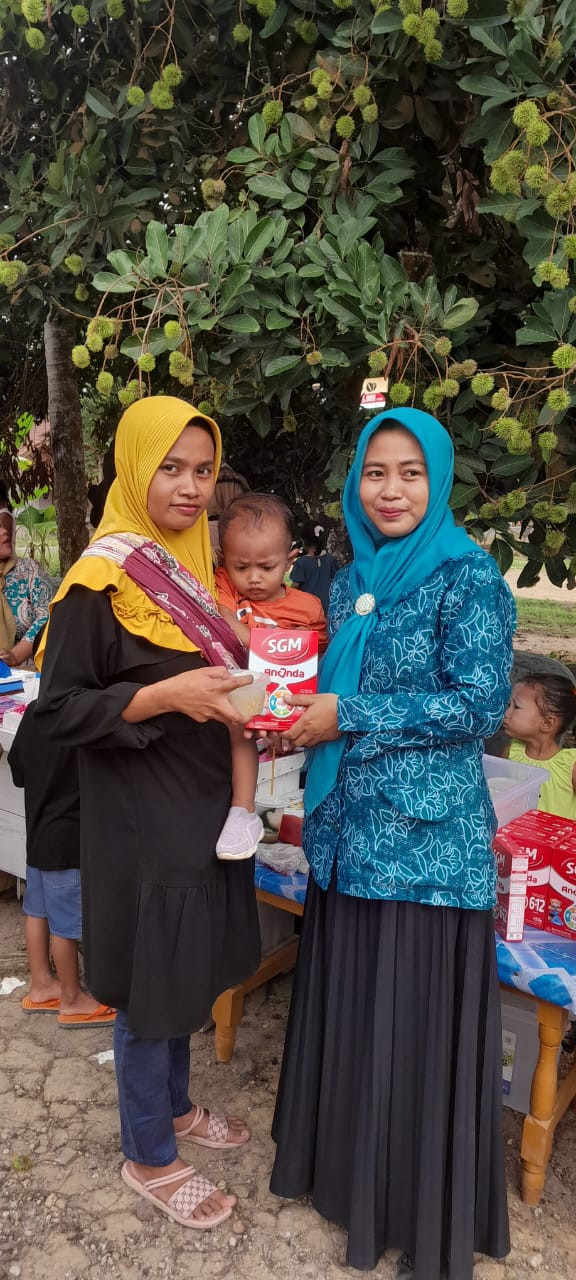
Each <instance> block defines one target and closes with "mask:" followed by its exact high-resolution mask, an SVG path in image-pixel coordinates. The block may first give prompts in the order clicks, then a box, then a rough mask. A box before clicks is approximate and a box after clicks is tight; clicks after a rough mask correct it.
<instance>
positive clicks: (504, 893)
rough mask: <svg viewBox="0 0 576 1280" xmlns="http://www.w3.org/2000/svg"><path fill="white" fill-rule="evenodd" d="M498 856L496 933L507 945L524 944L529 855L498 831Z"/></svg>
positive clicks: (503, 830)
mask: <svg viewBox="0 0 576 1280" xmlns="http://www.w3.org/2000/svg"><path fill="white" fill-rule="evenodd" d="M494 854H495V857H496V867H497V870H498V883H497V886H496V906H495V907H494V919H495V922H496V931H497V933H499V934H500V936H501V937H502V938H504V939H505V940H506V942H521V941H522V938H523V936H524V912H525V908H526V887H527V882H528V855H527V854H526V853H524V852H523V850H522V849H521V848H520V847H519V845H517V844H516V842H515V841H514V840H512V839H511V837H510V836H509V835H507V834H506V831H505V829H504V828H503V829H502V830H501V831H497V832H496V836H495V838H494Z"/></svg>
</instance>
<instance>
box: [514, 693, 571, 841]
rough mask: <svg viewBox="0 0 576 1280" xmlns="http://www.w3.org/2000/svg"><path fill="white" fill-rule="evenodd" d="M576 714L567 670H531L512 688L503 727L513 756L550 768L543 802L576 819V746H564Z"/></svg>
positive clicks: (542, 791) (541, 805)
mask: <svg viewBox="0 0 576 1280" xmlns="http://www.w3.org/2000/svg"><path fill="white" fill-rule="evenodd" d="M575 716H576V688H575V687H574V685H573V684H572V682H571V681H570V680H568V678H567V677H566V676H556V675H548V674H542V675H538V674H536V673H535V674H534V675H527V676H525V677H524V679H523V680H519V681H518V683H517V684H515V685H514V688H513V689H512V696H511V698H510V703H509V706H508V710H507V712H506V715H505V716H504V723H503V728H504V731H505V733H507V734H508V735H509V736H510V737H511V738H512V741H511V742H510V743H509V745H508V747H507V749H506V753H505V754H506V755H507V756H508V758H509V759H510V760H519V761H520V762H521V763H522V764H531V765H535V766H536V768H539V769H547V770H548V773H549V774H550V778H549V780H548V782H544V783H543V785H542V787H541V788H540V799H539V801H538V808H539V809H542V810H544V812H545V813H552V814H556V816H557V817H559V818H570V819H572V821H576V748H574V747H562V746H561V741H562V738H563V736H564V734H565V733H566V732H567V731H568V729H570V727H571V725H572V723H573V721H574V718H575Z"/></svg>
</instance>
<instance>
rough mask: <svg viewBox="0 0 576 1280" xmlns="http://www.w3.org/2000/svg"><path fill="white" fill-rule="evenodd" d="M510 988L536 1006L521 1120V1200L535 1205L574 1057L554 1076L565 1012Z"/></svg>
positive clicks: (568, 1093) (574, 1080) (573, 1079)
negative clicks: (535, 1049)
mask: <svg viewBox="0 0 576 1280" xmlns="http://www.w3.org/2000/svg"><path fill="white" fill-rule="evenodd" d="M502 989H503V990H504V991H508V990H514V991H515V993H516V995H520V996H522V998H523V999H524V1000H529V1001H530V1002H531V1003H532V1004H536V1005H537V1016H538V1038H539V1040H540V1052H539V1055H538V1062H537V1063H536V1067H535V1070H534V1075H533V1077H532V1089H531V1092H530V1111H529V1113H528V1115H527V1116H526V1117H525V1119H524V1127H523V1130H522V1146H521V1148H520V1158H521V1160H522V1199H523V1201H524V1203H525V1204H530V1205H537V1204H539V1203H540V1197H541V1195H542V1192H543V1190H544V1182H545V1180H546V1170H547V1168H548V1161H549V1159H550V1155H551V1153H552V1144H553V1141H554V1133H555V1130H556V1126H557V1124H558V1123H559V1121H560V1120H561V1119H562V1116H563V1115H564V1112H565V1111H567V1109H568V1107H569V1106H570V1105H571V1104H572V1103H573V1102H574V1099H575V1098H576V1060H575V1062H574V1063H573V1065H572V1067H571V1068H570V1070H569V1072H568V1074H567V1075H566V1076H565V1077H564V1078H563V1079H562V1080H559V1079H558V1053H559V1050H560V1046H561V1044H562V1037H563V1035H564V1027H565V1025H566V1020H567V1017H568V1013H567V1011H566V1009H561V1008H560V1006H559V1005H557V1004H550V1002H549V1001H548V1000H537V999H535V997H534V996H530V995H526V994H525V993H524V992H522V991H518V990H517V989H516V988H515V987H514V988H509V987H504V986H503V988H502Z"/></svg>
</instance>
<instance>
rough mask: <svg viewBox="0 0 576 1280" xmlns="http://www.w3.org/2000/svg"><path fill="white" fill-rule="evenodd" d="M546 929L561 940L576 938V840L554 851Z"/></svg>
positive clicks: (575, 824)
mask: <svg viewBox="0 0 576 1280" xmlns="http://www.w3.org/2000/svg"><path fill="white" fill-rule="evenodd" d="M573 825H574V826H575V827H576V823H574V824H573ZM545 928H546V931H547V932H548V933H555V934H558V935H559V936H560V937H561V938H572V939H574V938H576V839H574V840H572V841H571V844H570V845H569V844H564V845H559V846H558V847H557V848H555V849H553V851H552V865H551V867H550V882H549V885H548V904H547V919H546V925H545Z"/></svg>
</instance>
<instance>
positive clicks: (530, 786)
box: [483, 756, 550, 827]
mask: <svg viewBox="0 0 576 1280" xmlns="http://www.w3.org/2000/svg"><path fill="white" fill-rule="evenodd" d="M483 765H484V776H485V778H486V780H487V782H488V787H489V789H490V795H491V797H492V804H493V805H494V809H495V812H496V818H497V820H498V826H499V827H505V826H506V824H507V823H508V822H512V819H513V818H520V817H521V815H522V814H523V813H526V812H527V810H528V809H537V808H538V798H539V795H540V787H541V786H542V784H543V783H544V782H547V781H548V778H549V777H550V774H549V773H548V770H547V769H537V768H536V767H535V766H534V765H532V764H521V763H520V762H519V761H517V760H503V759H502V758H501V757H500V756H484V759H483Z"/></svg>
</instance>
